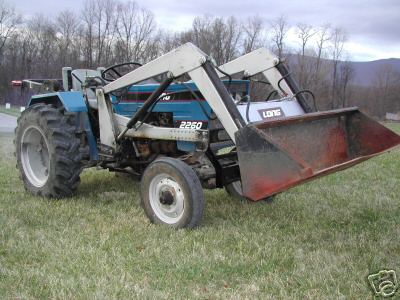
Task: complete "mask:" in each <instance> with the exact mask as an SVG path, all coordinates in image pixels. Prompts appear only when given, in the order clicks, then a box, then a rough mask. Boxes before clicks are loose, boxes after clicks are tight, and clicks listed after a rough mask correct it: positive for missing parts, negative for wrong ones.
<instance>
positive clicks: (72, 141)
mask: <svg viewBox="0 0 400 300" xmlns="http://www.w3.org/2000/svg"><path fill="white" fill-rule="evenodd" d="M75 116H76V115H75V114H74V113H68V112H65V110H64V108H59V109H57V108H54V107H53V106H51V105H46V104H42V103H41V104H36V105H33V106H31V107H29V108H28V109H26V110H25V111H24V112H23V113H22V115H21V116H20V117H19V119H18V126H17V128H16V130H15V140H14V143H15V148H16V151H15V155H16V158H17V168H18V170H19V172H20V177H21V179H22V181H23V183H24V187H25V189H26V190H27V191H29V192H30V193H32V194H33V195H36V196H43V197H52V198H63V197H68V196H71V195H72V194H73V193H74V192H75V191H76V189H77V187H78V184H79V182H80V178H79V175H80V173H81V171H82V163H81V162H82V160H83V159H85V158H87V157H88V150H87V148H85V147H81V141H80V139H79V135H78V134H77V133H76V132H75Z"/></svg>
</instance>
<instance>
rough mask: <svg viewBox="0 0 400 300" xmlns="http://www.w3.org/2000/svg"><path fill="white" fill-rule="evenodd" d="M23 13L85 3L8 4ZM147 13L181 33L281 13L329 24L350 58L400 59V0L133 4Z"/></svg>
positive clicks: (154, 0) (32, 0)
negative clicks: (211, 19) (198, 19)
mask: <svg viewBox="0 0 400 300" xmlns="http://www.w3.org/2000/svg"><path fill="white" fill-rule="evenodd" d="M9 2H11V3H13V4H14V5H15V7H16V8H17V10H18V11H19V12H21V13H22V14H24V15H32V14H36V13H43V14H45V15H48V16H49V17H51V16H52V15H56V14H57V13H58V12H59V11H61V10H64V9H71V10H74V11H77V12H79V11H80V9H81V7H82V4H83V2H84V0H64V1H61V0H9ZM136 2H137V3H138V4H139V5H141V6H142V7H146V8H148V9H149V10H151V11H152V12H153V13H154V14H155V17H156V20H157V22H158V24H159V25H160V26H161V27H162V28H164V29H170V30H182V29H187V28H189V27H190V26H191V23H192V20H193V18H194V17H195V16H198V15H203V14H211V15H214V16H230V15H233V16H235V17H237V18H246V17H247V16H251V15H259V16H261V17H263V18H265V20H267V21H268V20H272V19H274V18H277V17H279V16H280V15H285V16H286V18H287V19H288V21H289V23H290V24H291V25H296V24H297V23H299V22H303V23H308V24H311V25H315V26H318V25H322V24H323V23H331V24H332V25H333V26H339V27H343V28H344V29H345V30H346V32H347V35H348V38H349V43H348V45H347V50H348V52H349V53H350V59H352V60H358V61H366V60H375V59H382V58H392V57H396V58H400V0H332V1H328V0H303V1H301V0H297V1H296V0H284V1H281V0H277V1H270V0H245V1H243V0H241V1H234V0H197V1H192V0H169V1H166V0H137V1H136Z"/></svg>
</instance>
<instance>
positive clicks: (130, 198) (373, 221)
mask: <svg viewBox="0 0 400 300" xmlns="http://www.w3.org/2000/svg"><path fill="white" fill-rule="evenodd" d="M389 126H391V128H394V129H395V130H397V131H398V132H400V126H399V125H397V124H390V125H389ZM11 141H12V136H5V135H3V136H1V138H0V174H1V176H0V195H1V196H0V298H1V299H44V298H63V299H94V298H96V299H126V298H139V299H167V298H168V299H187V298H198V299H220V298H229V299H232V298H233V299H242V298H244V299H246V298H247V299H293V298H296V299H338V298H340V299H371V298H372V293H371V290H370V288H369V286H368V283H367V276H368V274H370V273H372V272H376V271H379V270H381V269H385V268H389V269H396V270H397V274H398V275H400V226H399V224H400V201H399V194H400V151H398V150H396V151H393V152H391V153H388V154H384V155H382V156H379V157H376V158H373V159H371V160H369V161H367V162H365V163H363V164H360V165H358V166H356V167H354V168H351V169H348V170H346V171H343V172H340V173H335V174H332V175H330V176H327V177H324V178H321V179H318V180H315V181H313V182H310V183H307V184H304V185H301V186H298V187H296V188H293V189H291V190H289V191H287V192H285V193H282V194H280V195H278V196H277V197H276V199H275V201H274V202H273V203H265V202H260V203H239V202H237V201H235V200H233V199H231V198H229V197H228V196H227V194H226V193H225V192H224V191H223V190H215V191H206V209H205V217H204V220H203V225H202V226H201V227H200V228H199V229H197V230H179V231H176V230H172V229H169V228H165V227H161V226H156V225H153V224H150V223H149V221H148V220H147V218H146V216H145V215H144V213H143V211H142V209H141V207H140V205H139V194H138V190H139V184H138V183H135V182H133V181H131V180H130V179H129V178H124V177H122V178H117V177H115V175H114V174H111V173H108V172H106V171H98V170H87V171H85V172H84V174H83V176H82V183H81V185H80V187H79V190H78V194H77V195H76V196H75V197H73V198H71V199H65V200H59V201H54V200H48V199H42V198H36V197H32V196H30V195H29V194H27V193H25V191H24V189H23V187H22V185H21V182H20V181H19V179H18V174H17V172H16V170H15V168H14V165H15V162H14V160H13V159H11V157H12V156H11V153H12V151H13V148H12V146H11Z"/></svg>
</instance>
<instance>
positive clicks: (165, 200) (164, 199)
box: [160, 190, 174, 205]
mask: <svg viewBox="0 0 400 300" xmlns="http://www.w3.org/2000/svg"><path fill="white" fill-rule="evenodd" d="M160 203H161V204H164V205H171V204H172V203H174V195H173V194H172V193H171V191H169V190H167V191H162V192H161V195H160Z"/></svg>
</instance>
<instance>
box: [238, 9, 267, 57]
mask: <svg viewBox="0 0 400 300" xmlns="http://www.w3.org/2000/svg"><path fill="white" fill-rule="evenodd" d="M242 27H243V53H249V52H251V51H253V50H255V49H257V48H259V47H261V46H262V45H263V44H264V40H263V30H264V22H263V20H262V18H260V17H259V16H254V17H249V18H247V20H246V22H245V24H244V25H243V26H242Z"/></svg>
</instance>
